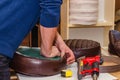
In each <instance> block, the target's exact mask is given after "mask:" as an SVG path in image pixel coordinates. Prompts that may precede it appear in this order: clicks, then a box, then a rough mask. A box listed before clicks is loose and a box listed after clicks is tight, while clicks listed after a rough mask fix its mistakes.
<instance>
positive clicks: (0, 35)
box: [0, 0, 62, 58]
mask: <svg viewBox="0 0 120 80" xmlns="http://www.w3.org/2000/svg"><path fill="white" fill-rule="evenodd" d="M61 4H62V0H0V54H1V55H5V56H7V57H10V58H12V57H13V55H14V52H15V51H16V49H17V48H18V46H19V45H20V44H21V42H22V40H23V39H24V38H25V36H26V35H27V34H28V33H29V32H30V30H31V29H32V28H33V27H34V25H35V24H36V22H37V21H38V20H39V21H40V24H41V25H43V26H45V27H48V28H51V27H56V26H57V25H58V24H59V18H60V6H61Z"/></svg>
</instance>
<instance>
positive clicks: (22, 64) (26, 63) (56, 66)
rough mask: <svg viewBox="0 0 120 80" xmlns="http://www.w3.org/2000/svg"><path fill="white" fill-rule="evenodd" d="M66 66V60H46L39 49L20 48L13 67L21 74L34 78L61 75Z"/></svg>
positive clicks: (56, 58)
mask: <svg viewBox="0 0 120 80" xmlns="http://www.w3.org/2000/svg"><path fill="white" fill-rule="evenodd" d="M65 66H66V58H65V57H63V58H60V57H54V58H46V57H44V56H42V55H40V49H38V48H29V47H27V48H19V49H18V50H17V52H16V53H15V55H14V58H13V60H12V62H11V67H12V68H13V69H14V70H15V71H16V72H19V73H22V74H26V75H34V76H50V75H54V74H57V73H59V72H60V71H61V70H62V69H64V68H65Z"/></svg>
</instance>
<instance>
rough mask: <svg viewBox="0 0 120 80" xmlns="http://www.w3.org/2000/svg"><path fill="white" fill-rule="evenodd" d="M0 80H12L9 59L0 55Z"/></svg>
mask: <svg viewBox="0 0 120 80" xmlns="http://www.w3.org/2000/svg"><path fill="white" fill-rule="evenodd" d="M0 80H10V71H9V59H8V58H7V57H5V56H2V55H0Z"/></svg>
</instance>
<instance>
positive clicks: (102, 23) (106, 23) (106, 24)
mask: <svg viewBox="0 0 120 80" xmlns="http://www.w3.org/2000/svg"><path fill="white" fill-rule="evenodd" d="M68 26H69V27H80V28H82V27H86V28H87V27H89V28H90V27H96V28H97V27H106V26H114V23H112V22H98V23H97V24H95V25H80V24H69V25H68Z"/></svg>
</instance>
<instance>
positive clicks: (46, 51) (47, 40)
mask: <svg viewBox="0 0 120 80" xmlns="http://www.w3.org/2000/svg"><path fill="white" fill-rule="evenodd" d="M40 31H41V48H42V49H41V50H42V51H41V52H42V54H43V55H44V56H46V57H51V53H52V51H51V50H52V46H53V42H54V40H55V38H56V34H57V27H54V28H46V27H44V26H42V25H40Z"/></svg>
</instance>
